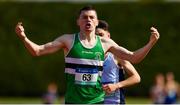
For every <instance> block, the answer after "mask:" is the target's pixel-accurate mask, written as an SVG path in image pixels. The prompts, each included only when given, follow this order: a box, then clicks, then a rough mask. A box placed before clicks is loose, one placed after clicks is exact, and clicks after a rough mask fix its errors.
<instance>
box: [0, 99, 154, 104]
mask: <svg viewBox="0 0 180 105" xmlns="http://www.w3.org/2000/svg"><path fill="white" fill-rule="evenodd" d="M63 103H64V98H63V97H60V98H58V100H56V102H55V104H63ZM126 103H127V104H150V103H151V102H150V99H148V98H134V97H128V98H126ZM0 104H42V99H41V98H26V97H0Z"/></svg>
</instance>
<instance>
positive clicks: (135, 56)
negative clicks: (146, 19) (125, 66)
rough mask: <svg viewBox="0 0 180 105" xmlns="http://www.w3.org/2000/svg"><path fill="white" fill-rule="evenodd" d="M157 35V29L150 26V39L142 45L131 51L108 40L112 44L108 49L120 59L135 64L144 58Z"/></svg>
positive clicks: (157, 37)
mask: <svg viewBox="0 0 180 105" xmlns="http://www.w3.org/2000/svg"><path fill="white" fill-rule="evenodd" d="M159 36H160V35H159V33H158V31H157V29H155V28H154V27H151V36H150V40H149V42H148V43H147V44H146V45H145V46H144V47H142V48H140V49H138V50H136V51H134V52H132V51H128V50H127V49H125V48H123V47H121V46H118V45H117V44H116V43H115V42H113V41H112V40H111V41H109V42H110V44H109V45H112V46H110V49H109V51H110V52H112V53H113V54H114V55H116V56H117V57H119V58H120V59H125V60H128V61H130V62H131V63H133V64H136V63H139V62H141V61H142V60H143V59H144V58H145V56H146V55H147V54H148V53H149V51H150V50H151V48H152V47H153V46H154V45H155V43H156V42H157V41H158V39H159ZM109 42H108V43H109Z"/></svg>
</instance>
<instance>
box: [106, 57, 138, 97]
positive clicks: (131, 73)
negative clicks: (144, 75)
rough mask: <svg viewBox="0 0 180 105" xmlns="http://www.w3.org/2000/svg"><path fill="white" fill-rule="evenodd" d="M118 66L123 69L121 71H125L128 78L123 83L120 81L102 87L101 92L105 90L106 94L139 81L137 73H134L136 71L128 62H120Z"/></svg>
mask: <svg viewBox="0 0 180 105" xmlns="http://www.w3.org/2000/svg"><path fill="white" fill-rule="evenodd" d="M120 64H121V66H122V67H123V69H124V70H125V72H126V73H127V74H128V78H127V79H125V80H123V81H120V82H118V83H116V84H107V85H104V86H103V90H105V91H106V93H107V94H109V93H111V92H113V91H115V90H116V89H119V88H123V87H128V86H131V85H134V84H137V83H139V82H140V80H141V78H140V76H139V74H138V72H137V71H136V69H135V68H134V66H133V65H132V64H131V63H130V62H128V61H126V60H121V61H120Z"/></svg>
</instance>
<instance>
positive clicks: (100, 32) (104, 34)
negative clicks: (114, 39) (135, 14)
mask: <svg viewBox="0 0 180 105" xmlns="http://www.w3.org/2000/svg"><path fill="white" fill-rule="evenodd" d="M96 34H97V35H99V36H101V37H105V38H110V34H109V32H108V31H105V30H103V29H101V28H97V29H96Z"/></svg>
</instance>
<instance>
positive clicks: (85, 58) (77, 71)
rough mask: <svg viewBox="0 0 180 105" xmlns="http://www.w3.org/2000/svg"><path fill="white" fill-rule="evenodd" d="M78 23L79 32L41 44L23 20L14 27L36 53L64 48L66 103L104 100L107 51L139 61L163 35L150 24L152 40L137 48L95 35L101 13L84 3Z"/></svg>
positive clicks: (51, 51) (135, 61) (52, 51)
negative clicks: (104, 70)
mask: <svg viewBox="0 0 180 105" xmlns="http://www.w3.org/2000/svg"><path fill="white" fill-rule="evenodd" d="M77 25H78V26H79V28H80V31H79V33H75V34H64V35H61V36H60V37H58V38H57V39H55V40H54V41H52V42H49V43H46V44H43V45H38V44H36V43H34V42H32V41H31V40H29V39H28V37H27V36H26V34H25V31H24V27H23V26H22V23H18V24H17V25H16V28H15V31H16V33H17V35H18V36H19V38H20V39H21V40H22V42H23V43H24V45H25V47H26V48H27V49H28V51H29V52H30V53H31V54H32V55H33V56H42V55H46V54H51V53H54V52H57V51H59V50H60V49H63V51H64V55H65V56H64V57H65V73H66V82H67V84H66V85H67V86H66V87H67V90H66V94H65V103H67V104H73V103H75V104H95V103H96V104H97V103H103V100H104V92H103V89H102V87H101V83H100V77H101V76H100V75H99V73H98V72H100V71H101V70H102V64H103V61H104V55H105V54H106V53H107V52H111V53H113V54H114V55H115V56H117V57H118V58H120V59H125V60H128V61H130V62H132V63H139V62H140V61H142V60H143V59H144V58H145V56H146V55H147V54H148V52H149V51H150V50H151V48H152V47H153V46H154V45H155V43H156V42H157V40H158V39H159V36H160V35H159V33H158V31H157V29H155V28H151V30H152V32H151V37H150V40H149V42H148V43H147V44H146V45H145V46H144V47H143V48H141V49H138V50H137V51H134V52H132V51H128V50H127V49H125V48H123V47H121V46H119V45H117V44H116V43H115V42H114V41H113V40H111V39H110V38H103V37H99V36H96V34H95V29H96V26H97V25H98V16H97V12H96V10H95V9H94V8H92V7H91V6H86V7H83V8H82V9H81V10H80V11H79V14H78V18H77Z"/></svg>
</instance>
